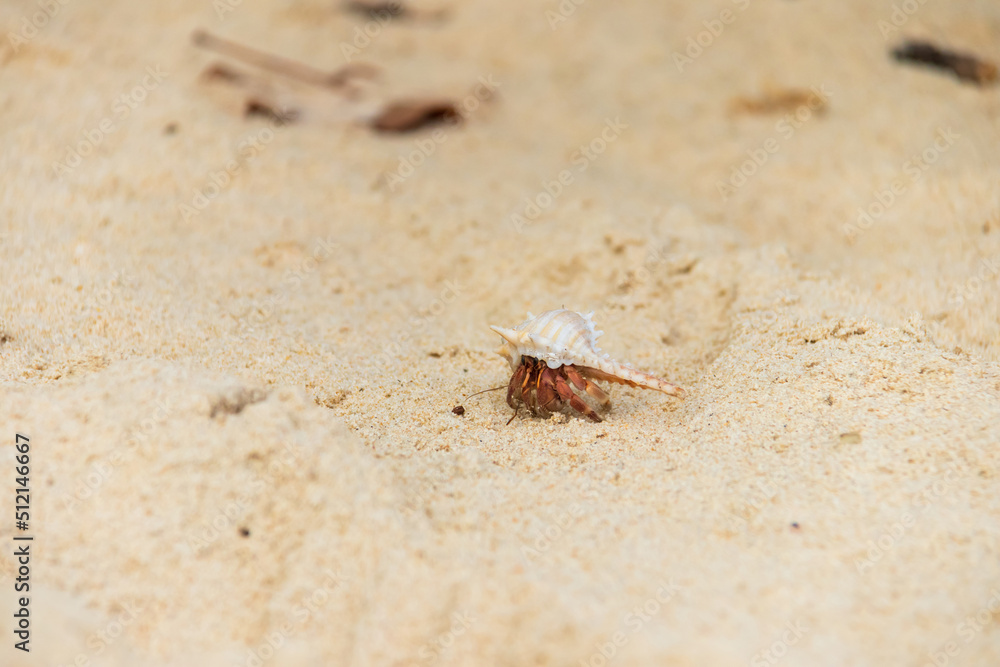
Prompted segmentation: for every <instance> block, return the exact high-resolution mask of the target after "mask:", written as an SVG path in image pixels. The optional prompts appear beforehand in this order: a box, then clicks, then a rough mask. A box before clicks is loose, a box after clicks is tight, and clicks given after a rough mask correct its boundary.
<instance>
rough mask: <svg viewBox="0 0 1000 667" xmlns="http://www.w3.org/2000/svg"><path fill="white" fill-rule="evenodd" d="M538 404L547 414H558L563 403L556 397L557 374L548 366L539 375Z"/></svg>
mask: <svg viewBox="0 0 1000 667" xmlns="http://www.w3.org/2000/svg"><path fill="white" fill-rule="evenodd" d="M536 391H537V395H538V404H539V405H540V406H541V407H542V410H544V411H545V412H558V411H559V410H560V409H561V408H562V402H561V401H560V400H559V397H558V396H556V373H555V371H553V370H552V369H551V368H549V367H548V366H545V367H543V368H542V371H541V372H540V373H539V374H538V389H537V390H536Z"/></svg>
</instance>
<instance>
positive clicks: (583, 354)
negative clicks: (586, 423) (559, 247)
mask: <svg viewBox="0 0 1000 667" xmlns="http://www.w3.org/2000/svg"><path fill="white" fill-rule="evenodd" d="M593 315H594V313H593V312H591V313H587V314H586V315H581V314H580V313H577V312H574V311H572V310H565V309H560V310H550V311H548V312H544V313H542V314H541V315H539V316H537V317H535V316H534V315H532V314H531V313H528V319H527V320H526V321H525V322H522V323H521V324H518V325H517V326H516V327H514V328H513V329H505V328H503V327H498V326H491V327H490V329H492V330H493V331H495V332H497V333H498V334H500V338H501V339H502V342H501V345H500V347H499V349H497V353H498V354H500V355H501V356H503V357H506V359H507V361H508V362H510V367H511V368H512V369H513V371H514V375H513V376H512V377H511V378H510V384H508V385H507V405H509V406H510V407H512V408H514V416H513V417H511V418H510V419H511V421H513V420H514V417H516V416H517V412H518V410H519V409H520V406H521V405H522V404H523V405H525V406H527V408H528V411H529V412H531V414H532V415H534V416H538V415H541V416H543V417H545V416H548V415H549V414H550V413H553V412H559V411H560V410H562V409H563V408H564V407H565V406H566V405H569V407H570V408H572V409H573V410H575V411H576V412H578V413H580V414H583V415H584V416H586V417H587V418H588V419H591V420H593V421H595V422H599V421H601V418H600V416H598V414H597V413H596V412H595V411H594V409H593V408H592V407H591V406H589V405H588V404H587V403H586V402H585V401H584V400H583V398H582V397H581V396H580V395H579V394H578V393H577V391H581V392H584V393H585V394H586V395H587V396H589V397H590V398H592V399H594V400H595V401H596V402H597V404H598V405H599V406H600V407H602V408H608V407H610V406H611V399H610V398H609V397H608V395H607V394H606V393H604V390H603V389H601V388H600V387H599V386H597V385H596V384H594V381H595V380H604V381H607V382H615V383H618V384H625V385H628V386H630V387H645V388H647V389H656V390H658V391H662V392H663V393H665V394H670V395H671V396H682V395H683V394H684V390H683V389H681V388H680V387H678V386H677V385H674V384H671V383H670V382H667V381H666V380H661V379H660V378H658V377H656V376H654V375H650V374H649V373H644V372H642V371H639V370H636V369H635V368H632V367H631V366H629V365H627V364H621V363H618V362H617V361H615V360H614V359H612V358H611V357H609V356H608V355H607V354H604V353H602V352H601V350H600V349H599V348H598V347H597V339H598V338H599V337H600V336H601V335H602V334H603V333H604V332H603V331H597V330H595V328H594V320H593V319H592V318H593ZM574 388H575V390H574ZM507 423H510V422H507Z"/></svg>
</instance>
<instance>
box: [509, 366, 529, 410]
mask: <svg viewBox="0 0 1000 667" xmlns="http://www.w3.org/2000/svg"><path fill="white" fill-rule="evenodd" d="M525 372H526V370H525V367H524V364H521V365H520V366H518V367H517V370H516V371H514V375H513V376H512V377H511V378H510V384H508V385H507V405H509V406H510V407H512V408H514V409H515V410H516V409H517V406H516V405H514V401H515V400H521V389H520V387H519V386H518V385H519V384H521V381H522V380H524V374H525ZM514 414H517V413H516V412H515V413H514Z"/></svg>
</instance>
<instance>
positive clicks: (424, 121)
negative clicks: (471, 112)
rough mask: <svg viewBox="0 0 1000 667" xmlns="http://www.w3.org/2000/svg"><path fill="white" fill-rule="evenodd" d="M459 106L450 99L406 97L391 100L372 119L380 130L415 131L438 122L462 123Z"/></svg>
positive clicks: (372, 125)
mask: <svg viewBox="0 0 1000 667" xmlns="http://www.w3.org/2000/svg"><path fill="white" fill-rule="evenodd" d="M461 121H462V116H461V114H459V113H458V108H457V107H456V106H455V105H454V104H453V103H452V102H450V101H448V100H442V99H427V100H416V99H405V100H397V101H395V102H390V103H388V104H386V106H385V107H384V108H383V109H382V111H381V112H379V114H378V115H377V116H375V118H373V119H372V121H371V127H372V128H373V129H375V130H378V131H379V132H413V131H415V130H419V129H421V128H423V127H427V126H428V125H436V124H438V123H445V122H448V123H460V122H461Z"/></svg>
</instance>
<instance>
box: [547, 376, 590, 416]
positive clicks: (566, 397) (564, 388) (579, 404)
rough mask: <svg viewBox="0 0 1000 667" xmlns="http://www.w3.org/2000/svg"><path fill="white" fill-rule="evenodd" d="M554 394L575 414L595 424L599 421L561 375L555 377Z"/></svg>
mask: <svg viewBox="0 0 1000 667" xmlns="http://www.w3.org/2000/svg"><path fill="white" fill-rule="evenodd" d="M555 378H556V392H557V393H558V394H559V398H561V399H562V400H563V401H566V402H567V403H569V404H570V407H572V408H573V409H574V410H576V411H577V412H580V413H582V414H584V415H586V417H587V418H588V419H591V420H593V421H595V422H599V421H601V418H600V417H599V416H597V413H596V412H594V411H593V410H591V408H590V406H589V405H587V404H586V403H584V402H583V400H582V399H581V398H580V397H579V396H577V395H576V394H574V393H573V390H572V389H571V388H570V386H569V385H568V384H566V378H565V377H563V376H562V375H556V376H555Z"/></svg>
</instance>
